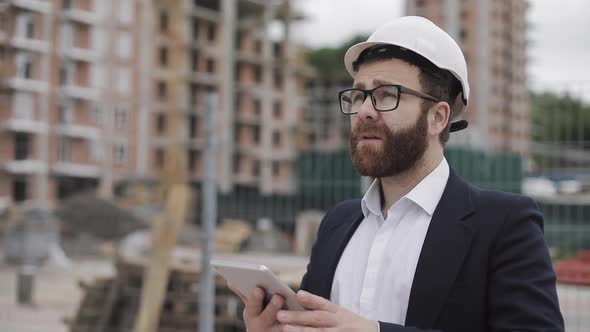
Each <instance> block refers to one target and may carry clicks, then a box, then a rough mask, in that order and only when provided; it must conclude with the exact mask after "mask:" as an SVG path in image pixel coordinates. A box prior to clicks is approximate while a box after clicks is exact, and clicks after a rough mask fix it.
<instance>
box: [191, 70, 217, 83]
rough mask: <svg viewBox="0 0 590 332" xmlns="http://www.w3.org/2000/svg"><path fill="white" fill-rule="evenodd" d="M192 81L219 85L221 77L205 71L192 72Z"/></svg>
mask: <svg viewBox="0 0 590 332" xmlns="http://www.w3.org/2000/svg"><path fill="white" fill-rule="evenodd" d="M189 77H190V81H191V82H193V83H198V84H203V85H208V86H212V85H217V84H219V78H217V77H216V75H215V74H211V73H205V72H192V73H191V74H190V76H189Z"/></svg>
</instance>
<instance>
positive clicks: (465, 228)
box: [406, 170, 474, 328]
mask: <svg viewBox="0 0 590 332" xmlns="http://www.w3.org/2000/svg"><path fill="white" fill-rule="evenodd" d="M473 210H474V209H473V202H472V197H471V191H470V189H469V187H468V185H467V184H466V183H465V182H463V180H461V179H460V178H459V177H458V176H457V175H455V173H454V172H453V170H451V173H450V175H449V180H448V182H447V186H446V188H445V190H444V192H443V195H442V197H441V200H440V202H439V204H438V206H437V208H436V210H435V211H434V214H433V216H432V220H431V222H430V226H429V228H428V232H427V234H426V238H425V239H424V245H423V246H422V251H421V252H420V258H419V259H418V265H417V266H416V273H415V275H414V281H413V283H412V289H411V291H410V299H409V303H408V311H407V314H406V326H414V327H418V328H432V327H433V325H434V324H435V322H436V319H437V317H438V314H439V312H440V310H441V308H442V306H443V304H444V301H445V299H446V298H447V296H448V294H449V291H450V289H451V287H452V285H453V282H454V281H455V278H456V276H457V273H458V272H459V269H460V268H461V265H462V263H463V259H464V258H465V255H466V253H467V252H468V250H469V247H470V245H471V239H472V236H473V233H474V230H473V229H472V228H471V226H470V225H469V223H467V222H465V219H466V218H467V217H468V216H469V215H471V214H472V213H473Z"/></svg>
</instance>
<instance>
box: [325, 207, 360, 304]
mask: <svg viewBox="0 0 590 332" xmlns="http://www.w3.org/2000/svg"><path fill="white" fill-rule="evenodd" d="M350 217H351V218H352V219H351V221H350V222H343V223H339V224H338V226H336V227H334V229H332V230H330V231H329V232H330V237H329V239H328V241H330V244H329V245H330V246H334V248H335V250H325V251H324V253H325V254H326V257H323V258H322V260H321V261H322V262H325V264H326V267H327V269H322V270H323V271H324V273H326V275H323V276H321V277H320V278H319V279H318V280H322V281H325V283H324V284H323V285H322V287H321V288H320V290H319V292H318V294H317V295H319V296H322V297H323V298H326V299H330V294H331V292H332V281H333V280H334V274H335V273H336V268H337V267H338V262H339V261H340V257H341V256H342V253H343V252H344V249H345V248H346V245H347V244H348V241H350V239H351V238H352V235H353V234H354V232H355V231H356V229H357V228H358V226H359V225H360V223H361V221H363V219H364V216H363V214H362V211H360V204H359V212H358V213H355V214H353V215H352V216H350Z"/></svg>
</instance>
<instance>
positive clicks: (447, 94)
mask: <svg viewBox="0 0 590 332" xmlns="http://www.w3.org/2000/svg"><path fill="white" fill-rule="evenodd" d="M385 59H400V60H402V61H405V62H407V63H409V64H410V65H413V66H416V67H418V68H420V75H419V80H420V85H421V87H422V90H423V92H424V93H427V94H429V95H431V96H433V97H436V98H437V99H438V100H440V101H444V102H447V103H448V104H449V105H450V106H451V114H450V117H449V122H448V123H447V126H446V127H445V129H444V130H443V131H442V132H441V133H440V136H439V139H440V142H441V144H442V145H443V146H444V145H445V144H446V143H447V142H448V140H449V133H450V126H451V119H452V117H453V115H454V114H456V113H457V112H459V108H458V107H456V106H455V100H456V99H457V97H458V96H459V93H460V92H461V83H460V82H459V80H457V78H456V77H455V76H453V74H451V73H450V72H449V71H448V70H443V69H440V68H438V67H437V66H436V65H434V64H433V63H432V62H430V60H428V59H426V58H425V57H423V56H421V55H420V54H418V53H416V52H413V51H410V50H408V49H405V48H402V47H398V46H394V45H375V46H372V47H369V48H367V49H365V50H364V51H362V52H361V54H360V55H359V57H358V59H357V60H356V61H355V62H353V63H352V68H353V70H354V71H355V72H357V71H358V70H359V67H360V65H362V64H366V63H370V62H375V61H378V60H385ZM431 103H433V102H432V101H430V100H425V99H424V100H422V111H424V112H425V111H426V110H428V107H430V106H431Z"/></svg>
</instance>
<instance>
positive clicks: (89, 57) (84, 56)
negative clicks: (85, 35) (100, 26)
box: [60, 46, 99, 62]
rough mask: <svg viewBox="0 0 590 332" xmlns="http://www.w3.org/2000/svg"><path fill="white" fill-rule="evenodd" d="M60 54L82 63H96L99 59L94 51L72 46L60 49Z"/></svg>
mask: <svg viewBox="0 0 590 332" xmlns="http://www.w3.org/2000/svg"><path fill="white" fill-rule="evenodd" d="M60 54H61V55H62V56H64V57H67V58H70V59H72V60H76V61H83V62H97V61H98V58H99V56H98V52H97V51H95V50H92V49H87V48H79V47H74V46H70V47H62V48H61V49H60Z"/></svg>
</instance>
